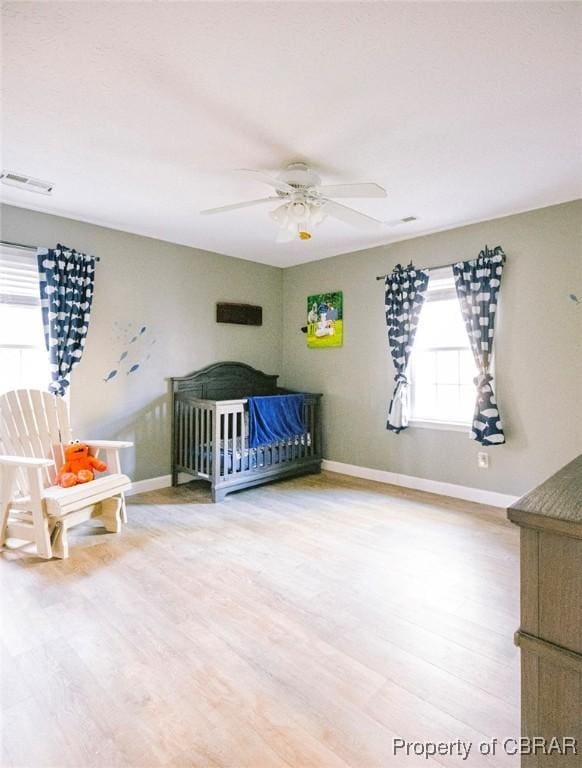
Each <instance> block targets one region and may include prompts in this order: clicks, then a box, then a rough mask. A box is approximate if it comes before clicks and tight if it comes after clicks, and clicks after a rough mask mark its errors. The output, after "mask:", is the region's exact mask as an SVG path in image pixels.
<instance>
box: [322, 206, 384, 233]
mask: <svg viewBox="0 0 582 768" xmlns="http://www.w3.org/2000/svg"><path fill="white" fill-rule="evenodd" d="M323 210H324V212H325V213H327V214H328V216H333V217H334V218H335V219H339V220H340V221H343V222H345V223H346V224H351V226H352V227H357V228H358V229H378V227H382V226H384V222H383V221H380V220H379V219H375V218H373V217H372V216H368V215H367V214H365V213H360V211H356V210H354V208H348V207H347V206H346V205H342V204H341V203H336V202H335V200H326V201H325V203H324V205H323Z"/></svg>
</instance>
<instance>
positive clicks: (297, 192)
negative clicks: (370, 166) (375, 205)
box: [201, 163, 413, 243]
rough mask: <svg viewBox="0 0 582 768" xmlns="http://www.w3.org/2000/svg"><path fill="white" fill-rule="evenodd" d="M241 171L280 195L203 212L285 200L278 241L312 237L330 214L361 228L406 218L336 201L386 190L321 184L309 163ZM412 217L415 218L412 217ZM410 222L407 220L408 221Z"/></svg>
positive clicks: (275, 213) (278, 214) (277, 212)
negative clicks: (274, 171) (386, 217)
mask: <svg viewBox="0 0 582 768" xmlns="http://www.w3.org/2000/svg"><path fill="white" fill-rule="evenodd" d="M240 173H244V174H246V176H247V178H252V179H255V181H261V182H263V183H264V184H268V185H269V186H270V187H273V188H274V190H275V192H276V193H277V194H276V195H272V196H270V197H262V198H260V199H258V200H249V201H247V202H244V203H234V204H233V205H223V206H221V207H220V208H208V209H207V210H205V211H201V213H203V214H210V213H225V212H226V211H234V210H237V209H239V208H248V207H250V206H254V205H261V204H262V203H270V202H274V201H278V202H282V204H281V205H279V206H278V207H277V208H275V209H274V210H272V211H270V212H269V213H270V216H271V218H273V219H274V220H275V221H276V222H277V223H278V224H279V233H278V235H277V242H278V243H288V242H291V241H292V240H294V239H295V238H297V237H298V238H299V239H300V240H310V239H311V234H312V231H313V228H314V227H315V226H317V225H318V224H320V223H321V222H322V221H323V220H324V219H325V218H326V217H327V216H330V217H333V218H334V219H339V221H343V222H345V223H346V224H350V225H351V226H353V227H357V228H358V229H366V230H374V229H381V228H382V227H384V226H386V225H388V226H394V225H395V224H400V223H401V222H402V221H403V219H397V220H396V221H380V219H375V218H374V217H372V216H368V215H367V214H365V213H361V212H360V211H357V210H355V209H354V208H350V207H348V206H346V205H342V204H341V203H338V202H336V200H335V199H334V198H338V197H339V198H350V197H362V198H366V197H368V198H369V197H386V190H385V189H384V188H383V187H381V186H380V185H379V184H373V183H361V184H326V185H322V184H321V178H320V177H319V176H318V175H317V173H315V171H313V170H311V169H310V168H309V167H308V166H307V165H306V164H305V163H291V164H290V165H288V166H287V168H286V169H285V170H284V171H282V172H281V173H280V174H278V175H277V176H270V175H269V174H268V173H264V172H263V171H253V170H248V169H246V168H244V169H240ZM408 220H413V219H412V218H409V219H408ZM404 221H406V220H404Z"/></svg>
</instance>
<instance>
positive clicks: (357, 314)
mask: <svg viewBox="0 0 582 768" xmlns="http://www.w3.org/2000/svg"><path fill="white" fill-rule="evenodd" d="M581 222H582V201H577V202H574V203H567V204H564V205H559V206H553V207H551V208H544V209H541V210H538V211H532V212H530V213H525V214H520V215H517V216H510V217H507V218H503V219H497V220H494V221H489V222H482V223H480V224H474V225H471V226H467V227H462V228H459V229H455V230H449V231H447V232H441V233H437V234H433V235H429V236H426V237H420V238H415V239H411V240H407V241H403V242H400V243H396V244H394V245H390V246H384V247H380V248H374V249H371V250H367V251H362V252H359V253H350V254H346V255H343V256H336V257H334V258H331V259H325V260H323V261H318V262H312V263H310V264H305V265H301V266H298V267H292V268H289V269H285V270H280V269H277V268H275V267H267V266H263V265H260V264H255V263H253V262H249V261H243V260H240V259H233V258H230V257H227V256H222V255H219V254H215V253H208V252H205V251H199V250H196V249H194V248H186V247H182V246H177V245H172V244H170V243H166V242H162V241H159V240H153V239H150V238H145V237H140V236H137V235H131V234H126V233H124V232H119V231H116V230H111V229H106V228H104V227H98V226H94V225H91V224H84V223H82V222H79V221H73V220H70V219H64V218H59V217H56V216H50V215H46V214H42V213H36V212H34V211H30V210H26V209H21V208H14V207H10V206H3V207H2V238H4V239H7V240H14V241H19V242H25V243H33V244H47V245H54V244H56V243H57V242H62V243H65V244H67V245H70V246H72V247H75V248H77V249H79V250H84V251H87V252H91V253H94V254H96V255H98V256H100V257H101V262H100V264H99V270H98V272H97V290H96V294H95V301H94V304H93V316H92V321H91V327H90V329H89V335H88V341H87V348H86V352H85V355H84V357H83V360H82V361H81V363H80V364H79V365H78V366H77V368H76V369H75V371H74V373H73V383H72V388H71V414H72V420H73V425H74V427H75V430H76V434H77V436H79V437H89V438H90V437H93V438H99V437H103V438H106V437H107V438H119V439H122V438H124V439H129V440H133V441H134V442H135V449H133V450H131V451H127V452H126V456H125V458H124V468H125V469H126V471H128V472H129V473H130V474H131V476H132V477H133V479H135V480H140V479H145V478H149V477H157V476H159V475H165V474H167V473H168V472H169V469H170V461H169V458H170V446H169V434H170V420H169V414H168V388H167V378H168V377H169V376H179V375H183V374H185V373H188V372H190V371H192V370H195V369H197V368H200V367H202V366H204V365H207V364H210V363H212V362H216V361H219V360H228V359H233V360H242V361H244V362H247V363H249V364H251V365H253V366H256V367H258V368H260V369H262V370H265V371H269V372H272V373H282V377H281V381H282V383H284V384H286V385H287V386H290V387H297V388H302V389H307V390H312V391H320V392H323V393H324V395H325V397H324V404H325V405H324V431H325V456H326V458H328V459H332V460H335V461H340V462H345V463H347V464H356V465H360V466H363V467H371V468H374V469H383V470H388V471H391V472H396V473H400V474H408V475H414V476H416V477H424V478H429V479H433V480H439V481H445V482H451V483H458V484H460V485H468V486H473V487H476V488H484V489H488V490H494V491H498V492H501V493H509V494H521V493H523V492H524V491H526V490H528V489H529V488H531V487H533V486H534V485H536V484H537V483H539V482H540V481H541V480H542V479H544V478H545V477H547V476H548V475H549V474H551V473H552V472H553V471H555V470H556V469H558V468H559V467H560V466H562V465H563V464H565V463H566V462H567V461H569V460H570V459H572V458H573V457H574V456H576V455H577V454H578V453H580V452H581V451H582V434H581V430H582V406H581V401H582V306H577V305H575V304H574V303H573V302H572V301H571V300H569V299H568V294H569V293H572V292H574V293H578V294H580V293H582V252H581V242H582V238H581V235H582V225H581ZM486 243H487V244H488V245H496V244H497V243H500V244H501V245H502V246H503V248H504V249H505V252H506V253H507V256H508V259H507V265H506V269H505V273H504V281H503V286H502V301H501V305H500V312H499V317H498V327H497V335H496V389H497V395H498V400H499V402H500V408H501V409H502V415H503V418H504V423H505V428H506V435H507V444H506V445H504V446H498V447H494V448H490V449H488V453H489V455H490V468H489V469H488V470H479V469H477V461H476V454H477V451H478V450H480V447H479V446H478V445H477V444H476V443H474V442H472V441H471V440H469V439H468V437H467V436H466V435H464V434H462V433H458V432H446V431H437V430H429V429H418V428H410V429H408V430H407V431H406V432H403V433H402V434H400V435H394V434H393V433H388V432H387V431H386V429H385V421H386V412H387V405H388V401H389V399H390V393H391V386H392V377H393V369H392V364H391V361H390V356H389V353H388V343H387V338H386V330H385V321H384V308H383V307H384V302H383V286H382V283H380V282H376V280H375V276H376V275H379V274H383V273H385V272H386V271H387V270H389V269H390V268H391V267H392V266H393V265H394V264H396V263H397V262H402V263H408V262H409V261H410V260H411V259H412V260H413V261H414V262H415V263H416V264H418V265H419V266H431V265H438V264H443V263H448V262H452V261H457V260H461V259H466V258H471V257H473V256H475V255H476V254H477V253H478V251H479V250H480V249H481V248H482V247H483V246H484V245H485V244H486ZM327 290H343V291H344V305H345V337H344V338H345V340H344V346H343V347H342V348H341V349H327V350H312V349H307V347H306V340H305V335H304V334H302V333H301V332H300V330H299V329H300V327H301V326H302V325H304V324H305V304H306V297H307V296H308V294H310V293H318V292H321V291H327ZM221 300H224V301H228V300H233V301H243V302H249V303H256V304H261V305H262V306H263V326H262V327H261V328H249V327H245V326H233V325H217V324H216V323H215V321H214V312H215V303H216V302H217V301H221ZM283 308H284V310H283ZM116 324H117V325H116ZM127 324H129V325H130V328H129V329H128V328H127ZM142 325H146V326H147V327H148V331H147V334H144V338H145V337H146V336H147V343H145V344H143V345H142V346H143V349H142V348H141V347H140V349H139V350H137V352H139V354H132V355H130V356H128V361H129V360H130V359H131V360H132V361H133V360H134V359H135V360H136V361H137V362H140V364H141V365H142V368H141V369H140V370H139V371H138V372H136V373H135V374H130V375H128V374H127V373H126V372H125V370H122V371H121V373H120V374H119V375H118V376H117V377H116V378H115V379H113V380H112V381H110V382H109V383H105V382H104V381H103V379H104V378H105V377H106V376H107V374H108V372H109V371H110V370H112V369H114V368H115V367H119V366H117V365H116V363H115V361H116V360H118V359H119V355H120V353H121V351H123V350H125V349H126V348H127V346H124V345H123V344H122V343H121V341H119V340H118V339H117V336H119V333H120V328H121V330H126V331H127V330H135V329H138V328H139V327H141V326H142ZM154 339H155V341H156V344H155V345H153V346H148V344H149V343H150V342H151V341H152V340H154ZM142 341H143V340H142ZM140 343H141V341H140ZM132 352H133V350H132ZM147 353H150V354H151V358H150V360H147V361H146V360H144V357H145V356H146V354H147Z"/></svg>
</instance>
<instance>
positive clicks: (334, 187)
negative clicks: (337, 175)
mask: <svg viewBox="0 0 582 768" xmlns="http://www.w3.org/2000/svg"><path fill="white" fill-rule="evenodd" d="M318 189H319V191H320V192H321V193H322V194H323V195H325V196H326V197H386V190H385V189H384V187H381V186H380V185H379V184H372V183H370V184H367V183H366V184H327V185H325V186H323V187H318Z"/></svg>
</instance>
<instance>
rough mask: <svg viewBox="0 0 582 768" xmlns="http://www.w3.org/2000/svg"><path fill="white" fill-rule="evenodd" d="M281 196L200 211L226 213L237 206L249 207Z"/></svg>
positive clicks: (234, 209)
mask: <svg viewBox="0 0 582 768" xmlns="http://www.w3.org/2000/svg"><path fill="white" fill-rule="evenodd" d="M280 199H281V198H280V197H276V196H275V197H261V198H260V199H259V200H247V202H246V203H233V204H232V205H221V206H220V208H207V209H206V210H205V211H200V213H204V214H207V213H224V212H225V211H236V210H237V208H248V207H249V206H251V205H259V203H268V202H270V201H272V200H280Z"/></svg>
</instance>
